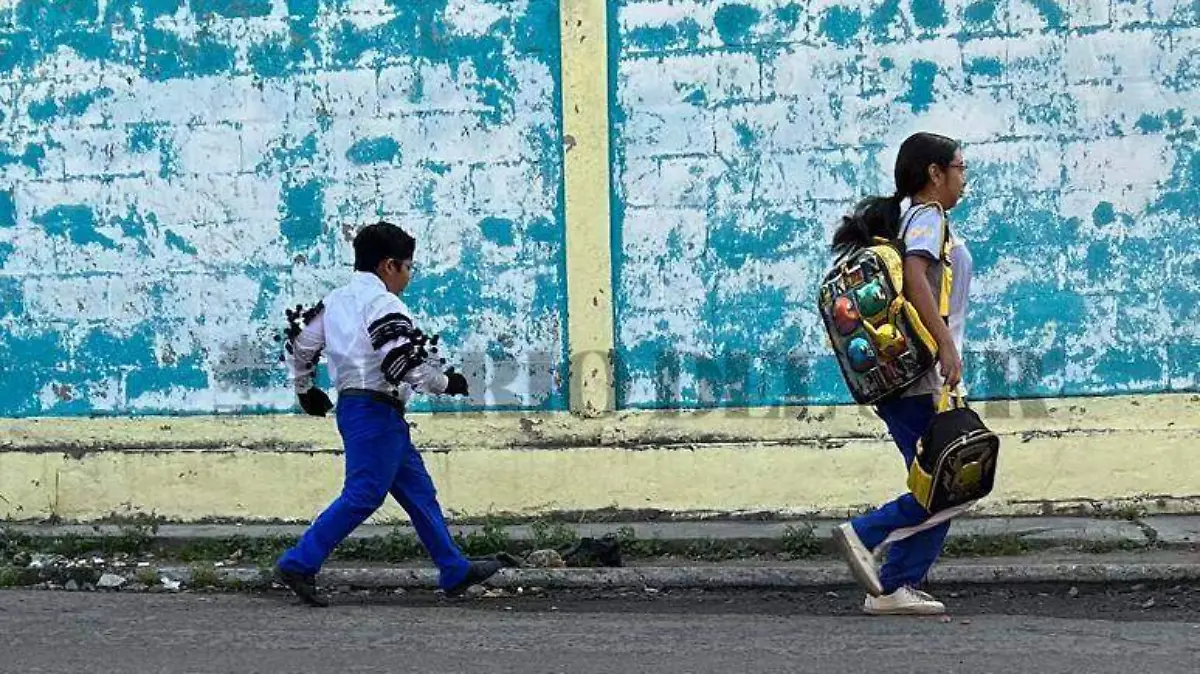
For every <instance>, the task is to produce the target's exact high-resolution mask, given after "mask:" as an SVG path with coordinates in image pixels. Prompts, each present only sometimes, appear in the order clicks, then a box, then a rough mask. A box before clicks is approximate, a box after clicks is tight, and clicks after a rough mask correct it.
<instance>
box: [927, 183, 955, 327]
mask: <svg viewBox="0 0 1200 674" xmlns="http://www.w3.org/2000/svg"><path fill="white" fill-rule="evenodd" d="M930 205H931V206H933V207H934V208H936V209H937V211H938V215H940V216H942V254H941V258H942V287H941V289H940V291H939V292H938V313H940V314H941V315H942V320H944V321H946V322H947V323H949V322H950V291H951V289H952V288H953V287H954V269H953V268H952V266H951V263H950V219H949V218H947V217H946V212H945V211H944V210H942V206H941V204H938V203H936V202H935V203H933V204H930Z"/></svg>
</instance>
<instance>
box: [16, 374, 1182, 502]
mask: <svg viewBox="0 0 1200 674" xmlns="http://www.w3.org/2000/svg"><path fill="white" fill-rule="evenodd" d="M1026 403H1027V404H1026V405H1025V407H1022V406H1021V405H1019V404H1018V403H1016V402H1014V403H1012V404H1011V405H1010V406H1009V407H1008V408H1007V409H1005V408H1003V407H1001V406H1000V405H994V406H993V409H992V410H991V412H990V413H989V412H988V410H987V408H986V406H985V407H984V409H983V411H984V412H985V415H984V416H985V418H986V420H987V423H988V424H989V425H990V426H991V427H992V428H993V429H994V430H996V431H997V432H999V433H1001V434H1002V438H1003V439H1002V446H1001V457H1000V461H1001V465H1000V479H999V482H998V484H997V486H996V491H995V492H994V494H993V495H992V496H991V497H990V498H988V499H987V500H986V502H985V503H983V504H982V508H981V510H982V512H988V513H993V514H1038V513H1043V512H1056V511H1061V510H1064V509H1066V510H1070V509H1072V508H1078V512H1090V511H1091V510H1092V509H1094V508H1095V507H1097V506H1098V505H1099V506H1105V507H1109V508H1113V507H1117V506H1120V505H1123V504H1137V505H1140V506H1143V507H1145V508H1146V509H1148V510H1150V511H1160V512H1200V480H1198V479H1197V472H1196V471H1195V470H1193V469H1192V466H1193V465H1194V464H1195V455H1196V448H1197V447H1200V414H1197V412H1198V411H1200V397H1197V396H1195V395H1191V394H1172V395H1156V396H1120V397H1111V398H1069V399H1057V400H1045V401H1038V404H1037V405H1033V404H1032V403H1031V401H1026ZM864 412H865V410H863V409H862V408H856V407H812V408H777V409H764V410H723V411H709V412H688V413H678V414H675V413H669V412H662V411H638V412H632V411H631V412H621V413H614V414H608V415H605V416H604V417H602V418H597V419H590V418H581V417H578V416H575V415H571V414H567V413H555V414H517V413H513V414H464V415H455V414H434V415H422V414H414V415H412V418H411V422H412V424H413V426H414V431H413V435H414V440H415V441H416V443H417V445H418V446H419V447H421V448H422V449H434V450H438V451H434V452H429V453H427V454H426V463H427V465H428V466H429V469H430V471H431V472H432V473H433V476H434V480H435V483H436V484H437V485H438V490H439V494H440V498H441V500H442V503H443V505H444V506H445V507H446V508H447V509H448V510H449V511H451V512H454V513H456V514H458V515H465V516H474V517H478V516H483V515H487V514H489V513H513V514H520V515H526V516H533V515H542V514H548V513H553V512H562V511H580V510H593V509H598V508H617V509H628V510H640V509H661V510H667V511H674V512H679V513H694V514H703V513H711V512H746V511H756V512H757V511H768V512H777V513H781V514H804V513H820V514H828V515H837V514H844V513H846V512H850V511H853V510H856V509H859V508H862V507H865V506H869V505H872V504H877V503H879V502H881V501H883V500H885V499H887V498H890V497H892V496H895V495H896V494H898V493H901V492H902V491H903V490H904V488H905V472H904V464H903V462H902V461H901V459H900V456H899V453H898V452H897V451H896V449H895V447H894V446H893V445H892V444H891V442H890V440H889V439H888V438H887V436H886V431H885V429H884V427H883V424H882V423H881V422H880V421H879V420H878V419H875V418H872V417H871V416H869V414H866V413H864ZM339 447H340V445H339V442H338V438H337V433H336V431H335V429H334V426H333V423H332V421H331V420H329V419H312V418H307V417H299V416H296V417H288V416H283V417H281V416H269V417H218V418H212V417H208V418H205V417H183V418H169V417H155V418H144V417H143V418H132V419H111V418H110V419H84V418H80V419H0V519H5V518H11V519H44V518H47V517H51V516H57V517H61V518H63V519H66V520H80V521H90V520H95V519H97V518H102V517H105V516H108V515H112V514H118V515H130V514H154V515H160V516H163V517H166V518H168V519H173V520H180V521H197V520H203V519H205V518H244V519H251V520H253V519H259V520H270V519H282V520H290V521H306V520H308V519H311V518H312V517H313V516H314V515H315V514H316V513H317V512H319V511H320V509H321V508H323V507H324V506H325V505H327V504H328V503H329V501H330V500H331V499H332V498H333V497H334V496H335V495H336V493H337V491H338V489H339V488H340V486H341V476H342V470H343V469H342V460H341V457H340V456H339V455H338V448H339ZM400 517H401V514H400V511H399V510H398V509H396V508H395V507H394V504H390V505H388V506H387V509H386V510H385V511H384V512H382V513H380V515H379V516H378V518H377V521H386V520H391V519H396V518H400Z"/></svg>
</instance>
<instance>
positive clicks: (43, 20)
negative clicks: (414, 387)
mask: <svg viewBox="0 0 1200 674" xmlns="http://www.w3.org/2000/svg"><path fill="white" fill-rule="evenodd" d="M14 4H15V7H14V8H13V11H12V12H11V13H6V14H5V18H6V19H8V18H10V17H11V20H10V21H5V22H0V100H3V102H4V104H5V105H4V111H3V118H2V119H0V128H2V129H3V130H4V134H3V138H4V140H3V141H0V185H3V189H0V237H3V238H0V264H2V265H3V274H0V290H2V291H3V293H4V294H3V296H2V297H0V374H2V375H3V381H4V384H5V387H6V390H7V391H8V392H9V394H8V395H6V396H5V397H4V399H3V400H0V416H17V417H23V416H31V415H49V416H72V415H87V414H192V413H213V412H222V413H256V412H270V411H278V410H286V409H289V408H291V407H292V406H293V404H294V400H293V397H292V395H291V393H290V391H289V390H288V389H287V387H286V386H285V385H283V383H284V382H283V378H284V373H283V370H282V369H281V367H282V366H281V365H280V363H278V361H277V360H276V355H277V354H276V353H275V349H273V348H268V346H267V345H270V344H271V342H270V336H271V334H272V331H273V330H275V329H277V327H278V324H279V323H280V321H281V320H282V317H283V310H284V308H285V307H286V306H289V305H292V304H294V303H296V302H307V303H311V302H313V301H314V299H315V298H317V297H319V296H320V295H321V294H322V293H324V292H327V291H328V290H330V289H332V287H333V286H334V285H336V284H337V283H339V282H341V281H342V280H343V279H344V278H346V276H347V275H348V274H349V272H350V269H351V267H350V262H351V261H352V256H353V251H352V249H351V246H350V242H349V239H348V238H347V236H346V233H347V232H349V233H350V236H351V237H352V234H353V231H355V229H356V228H357V227H358V226H361V225H363V224H366V223H369V222H373V221H375V220H376V219H378V218H381V217H386V218H389V219H391V220H393V221H395V222H397V223H399V224H401V225H402V226H404V227H405V228H407V229H408V230H409V231H410V232H411V233H413V234H414V235H415V236H416V237H417V240H418V250H417V257H418V270H419V271H418V274H417V276H416V278H415V279H414V281H413V285H412V287H411V288H410V291H409V292H410V293H411V297H409V298H408V300H409V304H410V306H412V307H413V308H414V310H416V311H418V313H419V315H420V318H421V319H422V320H423V321H425V322H427V323H428V324H429V325H430V326H431V327H433V328H434V329H435V330H438V331H440V332H441V333H442V334H443V338H444V339H445V341H446V343H447V345H448V347H449V349H450V350H451V351H450V353H448V356H449V357H451V358H456V359H457V360H458V361H459V362H460V363H462V364H464V366H466V369H467V370H468V376H470V377H472V379H473V382H475V383H476V385H475V386H473V387H472V388H473V389H476V388H478V389H481V390H482V389H484V388H486V385H485V383H484V382H488V381H490V382H492V383H493V384H494V385H495V386H497V387H498V388H500V389H503V392H502V393H500V394H497V395H495V396H485V395H482V394H481V395H480V396H478V397H477V398H473V399H472V400H471V401H470V403H469V404H468V405H466V407H467V408H468V409H472V408H526V409H562V408H565V406H566V383H565V381H564V379H565V378H564V377H562V376H561V374H562V373H563V372H564V371H565V367H566V365H565V360H566V358H565V356H564V351H565V346H566V336H565V322H566V318H565V309H564V306H565V295H564V293H565V283H564V280H563V278H562V264H561V259H562V256H563V245H564V239H563V224H562V223H563V203H562V197H561V193H560V190H559V189H558V186H559V185H560V183H561V173H562V148H561V141H560V123H561V114H560V107H561V103H560V96H561V73H560V68H559V60H560V55H559V54H560V49H559V40H558V3H557V2H556V1H554V0H520V1H519V2H511V3H509V2H505V3H496V2H493V1H491V0H450V1H448V2H447V1H445V0H442V1H438V2H421V3H410V2H403V1H401V0H378V1H373V2H359V1H351V2H336V3H322V2H317V1H316V0H237V1H234V0H201V1H199V2H181V1H180V0H107V1H106V2H98V1H97V0H84V1H82V2H71V3H65V4H64V3H52V4H46V3H43V2H37V1H36V0H20V2H17V3H14ZM417 81H419V84H418V83H417ZM481 222H488V223H491V224H489V225H488V226H486V227H481V224H480V223H481ZM9 232H12V235H11V236H10V235H9V234H8V233H9ZM17 233H19V236H17ZM499 251H503V252H499ZM502 343H503V344H505V345H507V346H504V347H503V348H501V344H502ZM14 363H19V364H20V365H19V366H14V365H12V364H14ZM66 391H69V392H70V396H69V397H68V396H65V395H63V392H66ZM431 404H432V403H430V402H427V401H418V402H415V403H414V409H422V408H424V407H425V406H428V405H431Z"/></svg>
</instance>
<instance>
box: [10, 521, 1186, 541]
mask: <svg viewBox="0 0 1200 674" xmlns="http://www.w3.org/2000/svg"><path fill="white" fill-rule="evenodd" d="M840 523H841V520H824V519H818V520H807V521H806V520H797V521H768V522H756V521H729V520H697V521H678V522H659V521H655V522H596V523H592V522H584V523H575V524H551V525H548V526H550V527H556V526H557V527H563V528H565V529H567V530H569V531H571V532H573V533H575V534H576V535H578V536H590V537H596V538H599V537H602V536H605V535H609V534H619V533H620V532H622V530H625V531H627V532H632V534H633V536H634V537H635V538H636V539H637V540H643V541H653V542H661V543H689V542H695V541H717V542H729V543H739V542H740V543H748V544H753V543H760V544H761V543H770V542H775V543H778V542H779V541H780V540H782V539H784V538H786V537H787V536H789V535H793V534H794V533H795V532H796V531H798V530H799V531H803V530H805V529H807V528H808V527H812V529H811V535H812V536H813V537H814V538H815V539H816V540H818V541H822V542H824V541H828V540H829V539H830V532H831V531H832V529H833V528H834V527H835V526H837V525H838V524H840ZM0 528H7V529H10V530H12V531H15V532H17V533H20V534H24V535H27V536H30V537H33V538H43V539H44V538H55V537H63V536H76V537H86V538H115V537H119V536H123V535H126V534H127V533H128V530H129V527H127V526H121V525H112V524H108V525H90V524H68V525H47V524H21V523H12V524H8V525H4V524H3V523H2V522H0ZM305 528H306V525H302V524H246V525H240V524H162V525H157V526H154V527H153V528H152V529H150V530H149V531H148V532H147V533H148V535H149V536H150V537H151V538H153V539H154V540H156V541H161V542H164V543H171V544H175V545H181V544H186V543H189V542H194V541H211V540H221V539H233V538H249V539H263V538H277V537H293V538H295V537H299V536H300V534H302V533H303V532H304V530H305ZM450 528H451V531H452V532H453V533H456V534H461V535H464V536H467V535H473V534H480V533H483V532H484V529H485V527H484V526H482V525H453V526H451V527H450ZM500 528H502V529H503V530H504V532H505V534H506V535H507V536H508V537H509V538H510V540H512V541H514V542H531V541H534V540H535V539H536V536H537V532H536V528H535V526H533V525H529V524H513V525H503V526H501V527H500ZM1160 529H1161V530H1162V531H1161V532H1160V531H1159V530H1160ZM393 534H401V535H410V536H411V535H414V532H413V530H412V528H411V527H409V526H407V525H405V524H398V525H394V526H390V525H379V524H376V525H367V526H363V527H359V528H358V529H357V530H355V531H354V532H353V533H352V534H351V535H350V538H351V539H355V540H358V539H371V538H383V537H385V536H389V535H393ZM972 537H974V538H1004V537H1007V538H1015V539H1021V540H1024V541H1028V542H1030V543H1034V544H1042V545H1064V544H1067V545H1069V544H1074V545H1087V544H1096V545H1103V544H1110V545H1112V544H1126V545H1128V546H1130V547H1143V546H1147V545H1150V544H1155V543H1156V544H1159V545H1162V544H1177V545H1187V544H1191V543H1195V542H1198V541H1200V517H1192V516H1178V517H1169V516H1163V517H1145V518H1142V519H1140V520H1136V521H1129V520H1122V519H1105V518H1088V517H960V518H958V519H956V520H955V521H954V530H953V534H952V538H960V539H961V538H972Z"/></svg>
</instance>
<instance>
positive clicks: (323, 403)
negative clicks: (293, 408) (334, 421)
mask: <svg viewBox="0 0 1200 674" xmlns="http://www.w3.org/2000/svg"><path fill="white" fill-rule="evenodd" d="M296 397H297V398H299V399H300V409H302V410H304V413H305V414H310V415H312V416H314V417H323V416H325V413H326V412H328V411H329V410H331V409H333V403H332V402H331V401H330V400H329V396H327V395H325V392H324V391H322V390H321V389H319V388H317V387H316V386H314V387H312V388H310V389H308V390H307V391H305V392H304V393H300V394H298V395H297V396H296Z"/></svg>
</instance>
